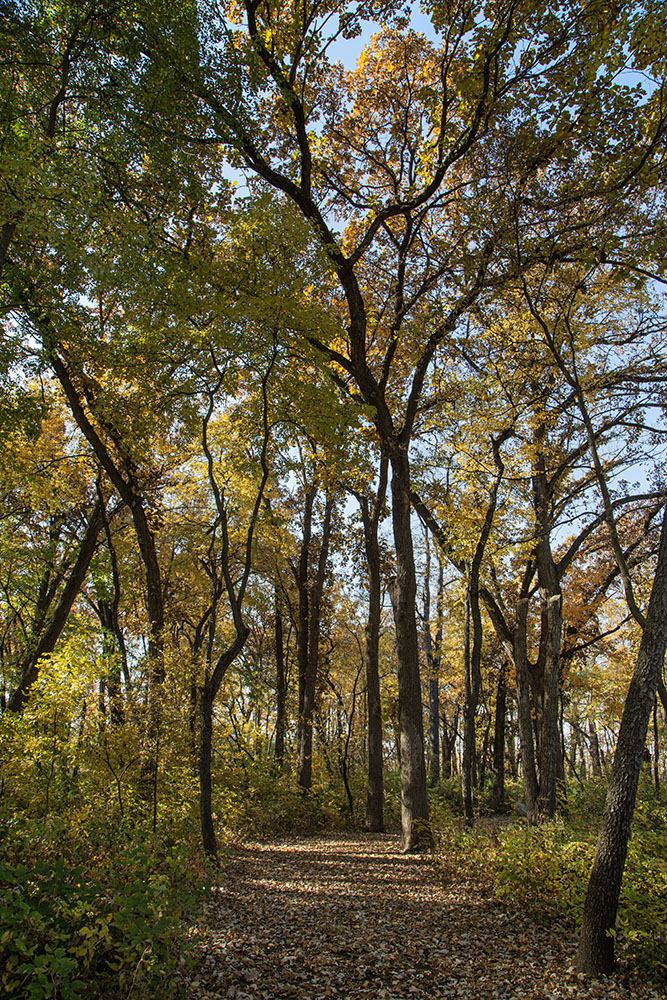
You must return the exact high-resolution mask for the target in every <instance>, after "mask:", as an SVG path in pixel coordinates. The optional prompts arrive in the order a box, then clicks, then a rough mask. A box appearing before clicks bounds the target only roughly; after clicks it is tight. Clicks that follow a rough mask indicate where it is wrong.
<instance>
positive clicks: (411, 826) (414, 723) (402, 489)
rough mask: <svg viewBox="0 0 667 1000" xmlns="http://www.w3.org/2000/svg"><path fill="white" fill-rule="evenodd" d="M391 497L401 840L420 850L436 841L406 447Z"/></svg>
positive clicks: (399, 454)
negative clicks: (430, 821) (428, 790)
mask: <svg viewBox="0 0 667 1000" xmlns="http://www.w3.org/2000/svg"><path fill="white" fill-rule="evenodd" d="M391 467H392V480H391V497H392V515H393V529H394V545H395V549H396V577H395V578H394V579H393V580H392V586H391V600H392V606H393V611H394V624H395V628H396V651H397V655H398V715H399V726H400V742H401V842H402V847H403V850H404V851H418V850H420V849H422V848H423V847H425V846H428V845H430V844H431V842H432V837H431V831H430V829H429V825H428V799H427V795H426V766H425V763H424V722H423V716H422V698H421V679H420V674H419V637H418V634H417V619H416V614H415V599H416V594H417V584H416V576H415V561H414V551H413V547H412V530H411V524H410V511H411V507H410V467H409V462H408V455H407V449H402V448H399V447H396V448H394V449H393V451H392V453H391Z"/></svg>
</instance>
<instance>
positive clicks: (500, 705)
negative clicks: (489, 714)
mask: <svg viewBox="0 0 667 1000" xmlns="http://www.w3.org/2000/svg"><path fill="white" fill-rule="evenodd" d="M506 706H507V680H506V666H505V664H504V663H503V664H502V666H501V668H500V674H499V675H498V687H497V688H496V715H495V719H494V724H493V789H492V792H491V802H492V805H493V808H494V809H495V810H496V811H498V810H500V809H502V807H503V805H504V804H505V715H506Z"/></svg>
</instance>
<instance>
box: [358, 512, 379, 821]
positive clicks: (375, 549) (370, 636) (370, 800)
mask: <svg viewBox="0 0 667 1000" xmlns="http://www.w3.org/2000/svg"><path fill="white" fill-rule="evenodd" d="M364 499H365V498H364ZM362 517H363V521H364V539H365V548H366V563H367V565H368V621H367V624H366V695H367V710H368V783H367V787H366V824H367V826H368V829H369V830H370V831H371V832H372V833H380V832H382V831H383V830H384V786H383V773H382V772H383V755H382V705H381V702H380V663H379V660H380V616H381V612H382V584H381V577H380V546H379V544H378V521H377V519H376V518H371V516H370V513H369V510H368V503H367V502H366V508H365V510H364V508H363V507H362Z"/></svg>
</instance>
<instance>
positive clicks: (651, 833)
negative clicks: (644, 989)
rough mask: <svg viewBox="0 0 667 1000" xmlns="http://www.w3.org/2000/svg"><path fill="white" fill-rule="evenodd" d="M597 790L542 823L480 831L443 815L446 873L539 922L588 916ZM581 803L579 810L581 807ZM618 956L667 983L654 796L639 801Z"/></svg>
mask: <svg viewBox="0 0 667 1000" xmlns="http://www.w3.org/2000/svg"><path fill="white" fill-rule="evenodd" d="M596 799H598V789H597V788H594V789H592V792H591V794H590V796H589V797H586V796H585V795H584V796H582V798H581V801H580V802H576V801H575V807H572V801H571V800H570V802H571V809H572V812H571V814H570V816H569V817H568V818H567V819H563V818H558V819H555V820H553V821H551V822H548V823H544V824H542V825H541V826H538V827H529V826H528V825H527V824H526V823H525V822H523V821H519V820H514V821H509V822H508V821H507V820H505V821H499V822H489V821H485V820H484V819H482V820H481V821H480V822H479V824H478V825H477V826H475V827H474V828H473V829H468V828H466V827H465V826H464V825H463V822H462V820H461V819H460V818H458V817H457V818H454V817H453V816H452V814H451V813H449V814H447V813H446V812H445V811H441V812H440V813H439V815H438V827H437V829H438V842H439V847H438V855H437V856H438V860H439V864H440V867H441V870H442V873H443V876H444V877H451V876H453V875H454V874H456V877H461V876H462V877H464V878H469V879H470V880H472V881H474V882H475V884H476V885H477V886H479V887H485V888H486V891H488V892H491V893H493V894H494V895H495V896H496V897H497V898H499V899H501V900H503V901H504V902H506V903H508V904H511V905H515V906H519V907H521V908H523V909H528V910H530V912H531V913H533V915H534V916H535V917H536V919H542V920H548V921H549V922H554V921H561V922H563V923H566V924H568V925H570V926H576V925H578V923H579V922H580V920H581V914H582V910H583V903H584V897H585V893H586V888H587V885H588V878H589V874H590V869H591V864H592V861H593V854H594V852H595V843H596V839H597V830H598V823H599V816H597V815H596V816H595V817H594V818H593V819H592V818H591V803H592V802H593V801H595V800H596ZM580 805H581V806H582V807H581V808H579V806H580ZM616 935H617V949H616V951H617V957H618V959H619V960H620V961H621V962H622V963H623V964H624V965H625V967H626V968H627V969H628V971H630V972H632V973H636V974H639V975H643V976H646V977H648V978H651V979H654V980H657V981H659V982H667V818H666V810H665V807H664V805H661V804H660V803H659V802H657V801H656V800H655V797H654V796H653V797H651V796H650V795H647V796H646V798H644V799H642V800H641V801H640V802H638V805H637V811H636V816H635V822H634V824H633V835H632V838H631V841H630V845H629V850H628V858H627V862H626V866H625V873H624V877H623V889H622V893H621V901H620V907H619V913H618V919H617V925H616Z"/></svg>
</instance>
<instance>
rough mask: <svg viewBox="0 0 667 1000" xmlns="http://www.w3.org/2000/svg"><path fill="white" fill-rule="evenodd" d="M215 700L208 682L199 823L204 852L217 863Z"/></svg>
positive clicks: (202, 697)
mask: <svg viewBox="0 0 667 1000" xmlns="http://www.w3.org/2000/svg"><path fill="white" fill-rule="evenodd" d="M214 700H215V693H214V692H213V691H212V690H211V686H210V683H209V682H208V681H206V683H205V684H204V685H203V687H202V688H201V691H200V694H199V721H200V726H199V821H200V825H201V835H202V843H203V845H204V850H205V852H206V854H207V856H208V857H209V858H212V859H213V860H214V861H215V860H217V857H218V842H217V839H216V836H215V826H214V825H213V802H212V776H211V766H212V754H213V702H214Z"/></svg>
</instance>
